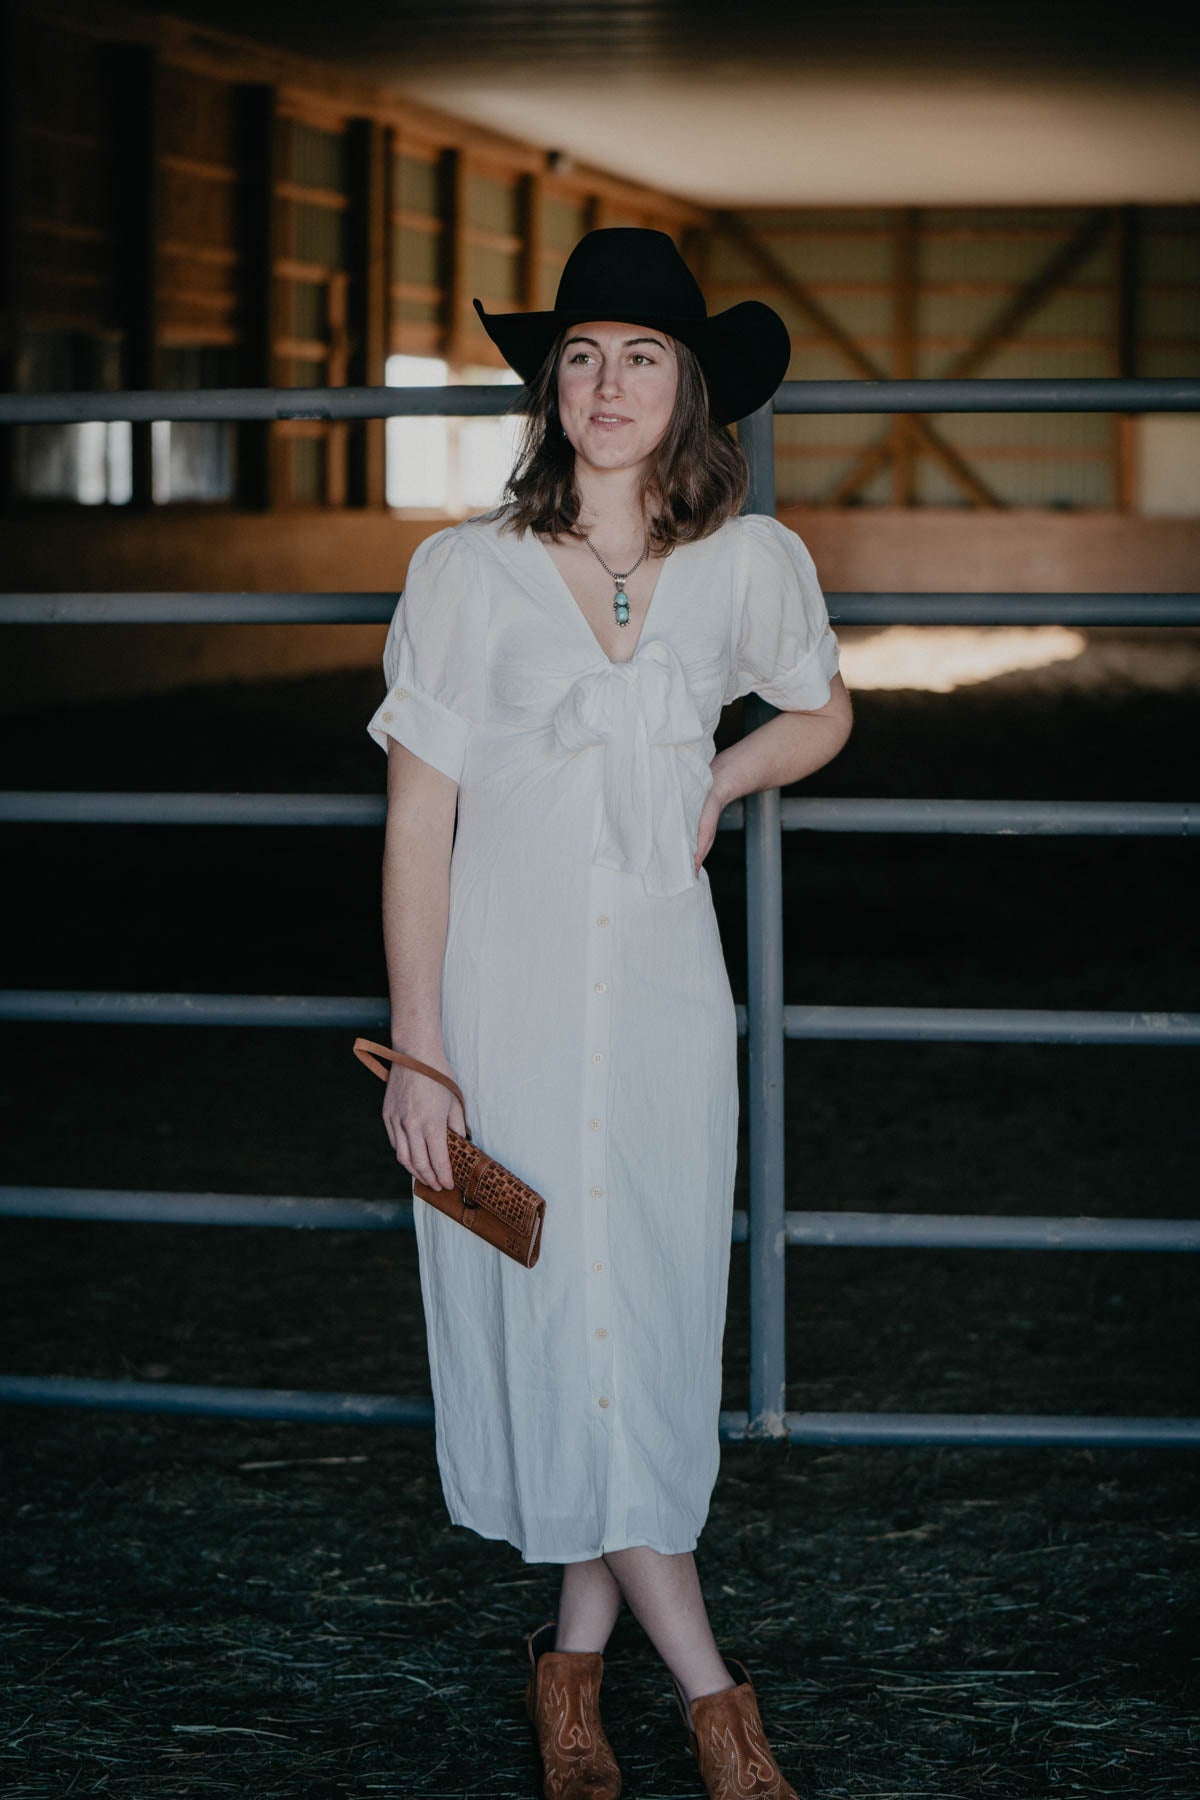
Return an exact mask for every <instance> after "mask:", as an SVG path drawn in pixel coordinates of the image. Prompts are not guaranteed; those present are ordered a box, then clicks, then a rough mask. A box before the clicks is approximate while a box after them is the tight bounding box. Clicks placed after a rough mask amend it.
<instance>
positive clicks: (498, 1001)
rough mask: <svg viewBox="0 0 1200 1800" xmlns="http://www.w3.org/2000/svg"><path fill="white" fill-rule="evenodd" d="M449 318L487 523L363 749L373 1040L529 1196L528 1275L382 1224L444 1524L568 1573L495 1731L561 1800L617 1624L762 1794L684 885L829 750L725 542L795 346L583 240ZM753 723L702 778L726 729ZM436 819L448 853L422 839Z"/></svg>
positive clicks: (457, 1238) (654, 243)
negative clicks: (508, 404)
mask: <svg viewBox="0 0 1200 1800" xmlns="http://www.w3.org/2000/svg"><path fill="white" fill-rule="evenodd" d="M475 307H476V310H477V311H478V313H479V316H480V318H481V319H482V320H483V323H484V325H485V327H486V329H487V330H488V332H489V334H490V335H491V337H492V338H493V340H494V341H495V342H496V343H497V345H498V346H499V347H500V349H501V350H502V351H503V353H504V355H505V357H506V360H508V361H509V362H510V364H511V365H512V367H513V368H515V369H516V371H517V373H518V374H519V375H520V376H521V377H522V380H523V381H524V382H525V384H526V388H527V395H526V406H527V410H528V414H529V418H528V423H527V426H526V431H525V438H524V442H523V446H522V451H521V455H520V457H519V459H518V463H517V467H516V468H515V469H514V471H513V474H512V476H511V477H510V479H509V482H508V484H507V487H506V490H505V492H506V500H505V502H504V503H503V504H502V505H501V506H500V507H498V508H497V509H496V511H495V512H493V513H491V514H488V515H485V516H482V517H480V518H478V519H469V520H466V521H464V522H463V523H462V524H459V525H455V526H451V527H448V528H446V529H445V530H442V531H438V532H435V533H434V534H433V535H432V536H431V537H429V538H427V539H426V540H425V541H424V542H423V543H422V544H420V545H419V546H418V548H417V550H416V552H415V553H414V555H413V557H412V560H411V562H410V565H409V569H408V574H407V578H406V586H405V590H404V593H403V594H402V595H401V597H400V601H399V604H398V605H397V608H396V612H395V616H394V618H393V620H392V625H391V629H390V631H389V633H388V639H387V644H386V647H385V651H384V669H385V672H386V675H387V682H388V694H387V696H386V698H385V699H384V701H383V702H382V703H381V705H380V707H379V709H378V711H377V712H376V714H375V716H374V717H373V718H372V720H371V722H370V725H369V727H368V729H369V730H370V731H371V734H372V736H373V737H374V738H375V740H376V742H378V743H379V744H380V745H381V747H382V748H383V749H385V750H387V751H388V752H389V767H388V819H387V832H386V840H385V850H384V868H383V905H384V921H383V923H384V939H385V948H386V953H387V959H388V970H389V979H390V985H391V994H392V1018H391V1024H392V1042H393V1045H394V1046H395V1047H396V1048H398V1049H403V1050H405V1051H407V1052H408V1053H409V1054H410V1055H412V1056H415V1057H417V1058H419V1059H420V1060H421V1061H423V1062H427V1063H430V1064H432V1065H434V1066H435V1067H437V1068H439V1069H442V1070H444V1071H445V1072H447V1073H449V1074H452V1075H453V1077H454V1079H455V1080H456V1081H457V1082H458V1084H459V1086H460V1088H461V1089H462V1092H463V1094H464V1096H465V1098H466V1099H467V1102H468V1106H469V1109H470V1118H471V1129H472V1134H473V1137H474V1139H475V1141H476V1142H478V1143H479V1144H481V1145H482V1146H483V1148H484V1149H486V1150H488V1151H489V1152H490V1153H491V1154H492V1155H493V1156H496V1157H498V1158H499V1159H500V1160H501V1161H502V1162H505V1163H507V1164H508V1165H509V1166H510V1167H511V1168H512V1169H514V1170H515V1171H516V1173H518V1174H519V1175H521V1176H522V1177H523V1178H524V1179H525V1180H527V1181H528V1182H530V1183H531V1185H532V1186H533V1187H535V1188H536V1189H538V1191H539V1192H540V1193H542V1194H543V1195H544V1196H545V1197H546V1218H545V1224H544V1228H543V1234H542V1250H541V1255H540V1258H539V1261H538V1263H537V1264H536V1265H535V1267H534V1268H533V1269H526V1268H524V1267H523V1266H522V1265H520V1264H518V1263H516V1262H514V1261H513V1260H512V1259H511V1258H509V1257H506V1256H503V1255H501V1254H499V1253H498V1252H497V1251H496V1250H495V1249H494V1248H493V1247H491V1246H490V1245H489V1244H487V1243H486V1242H484V1241H483V1240H481V1239H479V1238H477V1237H475V1236H474V1235H473V1234H472V1233H470V1232H467V1231H464V1230H463V1229H462V1228H461V1226H459V1225H457V1224H456V1223H455V1222H453V1221H452V1220H450V1219H447V1218H446V1217H444V1216H443V1215H442V1214H441V1213H439V1212H438V1211H437V1209H436V1208H434V1207H431V1206H414V1212H415V1223H416V1235H417V1243H418V1251H419V1257H420V1268H421V1280H422V1295H423V1300H424V1307H425V1318H426V1329H427V1338H428V1346H429V1360H430V1371H431V1379H432V1387H433V1397H434V1408H435V1418H436V1445H437V1457H438V1466H439V1470H440V1473H441V1478H442V1488H443V1493H444V1496H445V1500H446V1505H447V1508H448V1511H449V1515H450V1518H451V1520H452V1522H453V1523H455V1524H462V1525H466V1526H468V1527H469V1528H470V1529H472V1530H474V1531H476V1532H478V1533H479V1534H480V1535H482V1536H485V1537H492V1538H499V1539H505V1540H507V1541H508V1542H510V1543H512V1544H513V1545H515V1546H516V1548H517V1549H518V1550H519V1551H520V1554H521V1556H522V1558H523V1559H524V1560H525V1561H527V1562H552V1563H562V1564H563V1574H562V1589H561V1595H560V1598H559V1603H558V1613H557V1618H556V1619H552V1620H550V1621H548V1622H547V1623H546V1624H544V1625H542V1626H541V1627H540V1628H538V1629H537V1630H535V1631H531V1632H530V1634H529V1636H528V1639H527V1640H526V1641H527V1645H528V1652H529V1660H530V1670H531V1672H530V1677H529V1682H528V1686H527V1689H526V1708H527V1711H528V1713H529V1716H530V1720H531V1722H532V1725H533V1728H534V1733H535V1737H536V1740H537V1743H538V1748H539V1751H540V1754H541V1758H542V1765H543V1786H544V1792H545V1794H546V1795H550V1796H553V1797H554V1800H584V1797H585V1796H586V1797H587V1800H612V1797H614V1796H616V1795H617V1794H618V1793H619V1792H620V1786H621V1777H620V1773H619V1770H618V1768H617V1765H616V1762H615V1759H614V1757H613V1753H612V1749H611V1746H610V1745H609V1742H608V1739H607V1737H606V1736H605V1734H604V1730H603V1727H602V1725H601V1722H600V1716H599V1710H598V1696H599V1687H600V1680H601V1675H602V1668H603V1651H604V1646H605V1644H606V1642H607V1639H608V1636H609V1633H610V1632H611V1630H612V1627H613V1623H614V1621H615V1619H616V1616H617V1613H618V1611H619V1609H620V1607H621V1604H622V1601H623V1600H624V1601H627V1602H628V1604H629V1605H630V1607H631V1608H632V1610H633V1612H634V1614H635V1616H636V1617H637V1619H638V1620H639V1622H640V1623H641V1624H642V1626H643V1627H644V1628H645V1630H646V1632H647V1634H648V1635H649V1637H650V1640H651V1642H652V1643H653V1644H654V1646H655V1648H656V1650H657V1651H658V1652H659V1654H660V1655H661V1656H662V1658H663V1661H664V1662H665V1663H666V1665H667V1668H668V1670H669V1671H670V1674H671V1677H672V1681H673V1686H674V1693H675V1697H676V1700H677V1702H678V1704H679V1707H680V1711H681V1713H682V1715H683V1718H684V1721H685V1724H686V1727H687V1730H688V1735H689V1741H690V1742H691V1745H692V1749H693V1751H694V1753H695V1755H696V1757H697V1760H698V1763H699V1766H700V1771H701V1774H702V1776H703V1779H704V1781H705V1784H706V1786H707V1788H708V1791H709V1793H710V1794H712V1795H718V1794H720V1795H726V1794H731V1793H736V1794H737V1795H738V1796H740V1797H742V1800H746V1797H749V1796H762V1797H764V1800H765V1797H766V1796H771V1797H772V1800H788V1796H792V1797H793V1800H794V1790H793V1789H792V1788H791V1787H790V1786H788V1784H787V1783H786V1781H785V1780H784V1778H783V1776H782V1774H781V1773H780V1770H779V1767H778V1765H777V1763H776V1762H775V1759H774V1757H773V1755H772V1753H771V1751H770V1749H769V1747H768V1746H767V1743H766V1740H765V1737H764V1735H763V1728H762V1721H761V1718H760V1716H759V1713H758V1708H757V1704H756V1701H755V1695H754V1688H753V1686H752V1684H751V1682H750V1678H749V1676H748V1674H747V1672H746V1670H745V1667H744V1665H743V1664H741V1663H740V1662H738V1661H737V1660H736V1659H730V1660H727V1659H725V1658H724V1657H723V1656H722V1655H721V1652H720V1651H719V1650H718V1648H717V1646H716V1643H715V1641H714V1639H713V1634H712V1630H711V1627H710V1625H709V1621H708V1617H707V1614H706V1611H705V1605H704V1600H703V1597H702V1594H701V1591H700V1585H699V1581H698V1578H697V1573H696V1567H695V1562H694V1558H693V1555H692V1552H693V1550H694V1548H695V1545H696V1541H697V1538H698V1535H699V1532H700V1529H701V1527H702V1525H703V1524H704V1521H705V1518H706V1516H707V1512H708V1505H709V1498H710V1495H711V1492H712V1487H713V1484H714V1481H715V1479H716V1474H717V1467H718V1436H717V1417H718V1410H719V1406H720V1394H721V1343H722V1334H723V1329H724V1323H725V1302H726V1290H727V1280H728V1269H729V1251H730V1234H731V1219H732V1208H733V1180H734V1170H735V1159H736V1145H737V1119H738V1095H737V1064H736V1049H737V1044H736V1035H737V1034H736V1015H735V1009H734V1002H733V997H732V994H731V992H730V987H729V981H728V976H727V973H726V968H725V959H724V955H723V952H722V948H721V942H720V937H719V934H718V929H717V922H716V916H715V913H714V910H713V906H712V900H711V894H710V890H709V882H708V876H707V873H706V871H705V870H704V867H703V864H704V859H705V857H706V856H707V854H708V851H709V849H710V847H711V845H712V842H713V837H714V835H715V832H716V829H717V821H718V819H719V817H720V814H721V811H722V808H723V807H725V806H726V805H728V803H729V802H730V801H731V800H733V799H735V798H736V797H737V796H738V795H742V794H748V793H752V792H754V791H756V790H757V789H760V788H770V787H776V786H782V785H786V784H787V783H788V782H792V781H796V780H798V779H799V778H801V777H802V776H805V775H807V774H809V773H810V772H811V771H812V770H814V769H817V768H820V767H821V766H822V765H823V764H824V763H827V762H828V761H829V760H830V759H831V758H832V757H833V756H835V755H836V754H837V752H838V750H839V749H840V748H841V746H842V744H843V743H844V741H845V739H846V737H847V735H848V733H849V729H850V704H849V698H848V696H847V693H846V689H845V686H844V684H843V682H842V679H841V677H840V675H839V674H838V673H837V662H838V648H837V643H836V640H835V638H834V636H833V633H832V631H831V630H830V627H829V620H828V615H827V613H826V609H825V603H824V599H823V597H822V594H821V589H820V586H819V584H818V582H817V579H816V574H815V571H814V569H813V565H812V561H811V558H810V557H809V556H808V553H807V551H806V550H805V548H804V546H803V544H802V543H801V541H800V539H799V538H798V537H797V536H796V535H795V533H794V532H791V531H788V530H787V529H786V528H785V527H783V526H782V525H780V524H779V523H778V521H776V520H775V519H774V518H772V517H770V516H768V515H765V514H747V515H740V514H739V510H738V509H739V507H740V506H741V505H742V503H743V501H744V499H745V496H746V493H747V488H748V475H747V469H746V464H745V461H744V458H743V455H742V453H741V451H740V450H739V449H738V447H737V445H736V443H735V442H734V440H733V439H732V438H731V437H730V436H729V435H728V432H727V431H726V429H725V427H726V426H727V425H728V424H729V423H730V422H732V421H733V420H735V419H738V418H743V417H745V416H746V414H748V413H750V412H751V411H753V410H754V409H755V408H756V407H758V406H760V405H762V404H763V403H764V402H765V401H767V400H769V399H770V397H771V395H772V394H773V393H774V391H775V389H776V388H777V386H778V385H779V382H780V380H781V379H782V378H783V376H784V374H785V372H786V369H787V363H788V357H789V353H790V344H789V340H788V334H787V329H786V327H785V326H784V323H783V321H782V320H781V319H780V318H779V316H778V314H777V313H775V312H773V311H772V309H771V308H770V307H767V306H765V305H763V304H761V303H760V302H757V301H746V302H743V303H742V304H741V305H738V306H734V307H731V308H729V309H728V311H726V312H724V313H722V314H719V315H716V316H715V317H713V318H711V319H710V318H709V317H708V316H707V313H706V309H705V305H704V299H703V296H702V294H701V292H700V289H699V287H698V285H697V284H696V282H695V280H694V278H693V277H692V275H691V273H690V271H689V270H688V268H687V266H686V264H685V263H684V262H683V260H682V258H681V257H680V255H679V253H678V252H677V250H676V249H675V246H674V244H673V243H672V241H671V239H670V238H669V237H668V236H667V235H666V234H665V233H663V232H658V231H649V230H641V229H634V228H624V227H621V228H612V229H607V230H599V231H592V232H589V233H588V234H587V235H586V236H585V237H584V238H583V239H582V240H581V241H580V242H579V243H578V244H577V245H576V247H575V249H574V250H573V251H572V253H571V256H570V257H569V259H568V261H567V264H566V267H565V269H564V271H563V275H562V279H561V281H560V283H559V288H558V295H557V300H556V304H555V307H554V309H553V311H550V312H542V313H526V314H514V313H506V314H500V315H493V316H490V317H489V316H488V315H487V314H486V313H485V312H484V309H483V307H482V306H481V305H480V303H479V301H478V300H476V301H475ZM751 689H755V690H757V691H758V692H759V693H761V694H763V695H764V696H765V697H766V698H767V699H768V700H770V701H771V702H772V703H773V704H775V705H776V706H778V707H780V708H781V709H783V710H781V712H780V714H779V716H778V717H774V718H772V719H771V720H770V721H769V722H768V723H767V724H765V725H764V726H762V727H761V728H760V729H758V730H757V731H754V732H752V733H750V734H749V735H748V736H746V737H744V738H743V739H742V740H741V741H740V742H739V743H737V744H735V745H732V746H731V747H730V748H729V749H726V750H724V751H722V752H721V754H720V755H717V756H714V755H713V749H714V736H713V734H714V731H715V728H716V725H717V722H718V720H719V717H720V714H721V709H722V707H723V706H724V705H725V704H727V703H728V702H729V701H731V700H733V699H735V698H737V697H738V696H739V695H740V694H743V693H746V692H748V691H750V690H751ZM456 807H457V832H456V831H455V814H456ZM383 1117H384V1123H385V1126H386V1129H387V1132H388V1136H389V1139H390V1141H391V1143H392V1146H393V1148H394V1150H395V1152H396V1156H397V1158H398V1160H399V1161H400V1163H401V1164H402V1165H403V1167H404V1168H405V1169H407V1170H408V1171H409V1172H410V1173H411V1174H412V1175H414V1176H416V1177H417V1178H419V1179H420V1180H421V1181H423V1182H428V1183H429V1184H430V1185H431V1186H436V1187H449V1186H452V1185H453V1177H452V1175H451V1171H450V1163H449V1159H448V1155H447V1147H446V1129H447V1126H453V1127H454V1128H455V1129H456V1130H458V1131H462V1130H463V1129H464V1119H463V1115H462V1108H461V1107H460V1105H459V1103H458V1101H457V1099H456V1098H455V1097H454V1096H452V1095H450V1094H449V1093H448V1090H447V1089H445V1088H444V1087H443V1086H442V1085H441V1084H440V1083H438V1082H435V1081H432V1080H431V1079H430V1078H429V1077H428V1076H425V1075H422V1074H420V1073H419V1072H416V1071H414V1070H411V1069H409V1068H407V1067H405V1066H404V1065H401V1064H394V1065H392V1069H391V1074H390V1076H389V1080H388V1087H387V1091H386V1093H385V1096H384V1106H383Z"/></svg>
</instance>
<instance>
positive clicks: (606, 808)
mask: <svg viewBox="0 0 1200 1800" xmlns="http://www.w3.org/2000/svg"><path fill="white" fill-rule="evenodd" d="M553 729H554V737H555V741H556V743H557V744H558V746H559V748H560V749H562V750H564V751H568V752H573V751H577V750H586V749H589V748H591V747H593V746H595V745H600V746H602V747H603V751H604V772H603V797H602V798H603V803H602V806H601V809H600V824H599V828H598V831H597V834H596V841H595V844H594V846H593V861H594V862H597V863H600V864H601V865H603V866H604V867H605V868H610V869H624V870H626V871H628V872H630V873H634V874H640V875H641V876H642V879H643V881H644V882H645V885H646V890H647V892H648V893H651V894H661V895H668V894H677V893H681V892H682V891H683V889H684V888H688V887H691V886H693V885H694V884H695V882H696V879H697V876H696V870H695V862H694V858H695V850H696V832H697V830H698V827H699V823H700V813H701V811H702V809H703V806H704V798H705V795H706V794H707V793H708V790H709V788H710V787H711V786H712V782H713V774H712V769H711V768H710V767H709V764H708V760H707V758H706V757H705V756H704V755H703V753H702V750H701V744H702V740H703V738H704V736H705V732H704V725H703V722H702V721H701V719H700V716H699V714H698V713H697V711H696V706H695V702H694V701H693V699H692V696H691V693H690V692H689V690H688V685H687V677H686V675H685V673H684V669H683V665H682V663H681V662H680V661H679V658H678V657H677V656H676V654H675V652H674V651H673V650H672V649H671V647H670V645H669V644H665V643H663V642H662V641H661V640H654V641H652V642H650V643H648V644H644V645H643V646H642V647H641V648H640V649H639V650H637V651H636V652H635V653H634V656H633V657H632V659H631V660H629V661H627V662H610V663H609V666H608V668H607V669H597V670H595V672H594V673H590V674H587V675H585V676H583V677H582V678H581V679H580V680H578V681H576V682H574V683H573V684H572V685H571V687H570V688H568V690H567V692H566V693H565V694H564V695H563V698H562V700H561V701H560V702H559V705H558V707H557V709H556V711H555V713H554V719H553Z"/></svg>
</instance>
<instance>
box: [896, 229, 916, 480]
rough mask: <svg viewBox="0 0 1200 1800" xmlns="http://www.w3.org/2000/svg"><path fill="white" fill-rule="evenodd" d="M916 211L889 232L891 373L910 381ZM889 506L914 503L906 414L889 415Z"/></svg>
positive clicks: (913, 361) (913, 369)
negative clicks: (891, 416) (890, 475)
mask: <svg viewBox="0 0 1200 1800" xmlns="http://www.w3.org/2000/svg"><path fill="white" fill-rule="evenodd" d="M918 219H919V216H918V213H917V209H916V207H915V206H903V207H901V209H900V211H899V212H898V213H897V215H896V223H895V227H894V229H893V232H892V281H893V289H892V338H893V342H892V375H893V378H894V379H895V380H896V381H910V380H911V379H912V377H913V376H914V375H915V373H916V329H917V252H918V235H917V234H918V230H919V223H918ZM891 455H892V505H893V506H911V505H912V503H913V475H914V463H915V458H914V456H913V433H912V432H911V431H910V430H909V422H908V417H907V415H906V414H904V413H896V414H894V416H893V418H892V437H891Z"/></svg>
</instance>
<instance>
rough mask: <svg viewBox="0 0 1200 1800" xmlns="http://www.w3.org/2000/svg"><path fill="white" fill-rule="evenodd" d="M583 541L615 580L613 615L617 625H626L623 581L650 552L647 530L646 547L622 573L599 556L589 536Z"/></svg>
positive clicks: (627, 602) (626, 599) (626, 608)
mask: <svg viewBox="0 0 1200 1800" xmlns="http://www.w3.org/2000/svg"><path fill="white" fill-rule="evenodd" d="M583 541H584V543H585V544H586V545H587V547H588V549H589V550H590V551H591V553H592V555H593V556H594V557H595V558H596V561H597V562H598V563H599V564H600V566H601V568H603V569H608V573H609V574H610V575H611V576H612V578H613V580H614V581H615V582H616V584H617V591H616V593H615V594H614V595H613V617H614V618H615V619H616V621H617V624H618V625H628V623H629V595H628V594H627V593H626V592H625V583H626V582H627V581H628V580H629V577H630V576H631V575H632V574H634V572H635V571H636V570H638V569H640V568H641V566H642V564H643V563H644V562H645V560H646V558H647V557H648V556H649V554H650V534H649V532H647V534H646V548H645V549H644V550H643V551H642V554H641V555H640V556H639V557H638V559H637V561H636V562H635V563H634V565H633V568H632V569H627V570H626V571H625V573H624V574H623V575H618V573H617V571H616V570H615V569H609V568H608V564H607V563H606V562H605V560H604V558H603V557H602V556H601V554H600V552H599V551H598V550H597V548H596V546H595V544H593V542H592V540H591V538H590V537H585V538H584V540H583Z"/></svg>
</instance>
